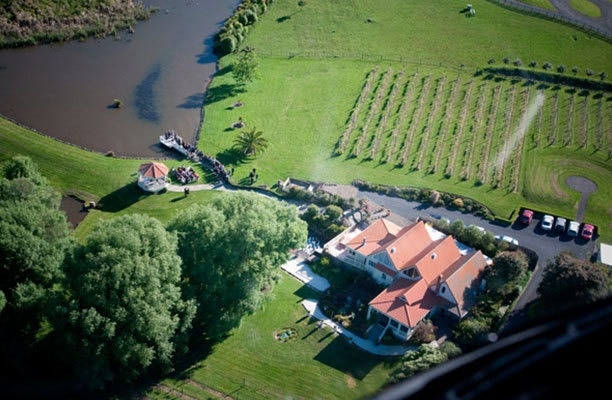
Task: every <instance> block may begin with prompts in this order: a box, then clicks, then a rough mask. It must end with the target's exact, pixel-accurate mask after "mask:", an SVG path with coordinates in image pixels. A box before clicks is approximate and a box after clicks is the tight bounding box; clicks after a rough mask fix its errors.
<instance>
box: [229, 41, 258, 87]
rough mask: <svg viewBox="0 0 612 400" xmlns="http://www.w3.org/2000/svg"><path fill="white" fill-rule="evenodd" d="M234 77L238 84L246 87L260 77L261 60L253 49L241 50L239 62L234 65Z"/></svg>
mask: <svg viewBox="0 0 612 400" xmlns="http://www.w3.org/2000/svg"><path fill="white" fill-rule="evenodd" d="M232 75H233V76H234V79H235V80H236V82H238V84H240V85H245V84H246V83H248V82H252V81H254V80H255V79H257V78H258V77H259V59H258V58H257V53H255V49H253V48H252V47H245V48H244V49H242V50H240V55H239V57H238V60H237V61H236V62H234V63H233V64H232Z"/></svg>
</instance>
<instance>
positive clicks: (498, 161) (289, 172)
mask: <svg viewBox="0 0 612 400" xmlns="http://www.w3.org/2000/svg"><path fill="white" fill-rule="evenodd" d="M385 4H386V5H385V7H376V6H375V5H373V4H372V2H368V1H354V2H351V3H350V5H349V4H346V3H344V2H319V1H312V2H308V3H307V4H306V6H304V7H302V8H301V9H300V8H299V7H298V6H297V4H294V3H292V2H284V1H279V2H275V3H274V5H273V6H272V7H270V9H269V11H268V13H267V14H265V15H264V16H262V17H261V19H260V20H259V22H257V24H256V25H255V26H254V27H253V28H251V31H250V33H249V36H248V37H247V39H246V41H245V43H244V45H245V46H252V47H253V48H254V49H255V51H256V52H257V54H258V55H259V59H260V67H259V70H260V77H259V79H257V80H255V81H254V82H252V83H249V84H247V85H246V87H240V86H238V85H236V83H235V81H234V80H233V78H232V76H231V67H230V66H231V63H232V62H233V58H232V57H231V56H230V57H224V58H223V59H221V60H220V70H219V73H218V74H217V75H216V76H215V78H214V80H213V82H212V84H211V86H210V90H209V92H208V96H207V100H206V105H205V112H206V118H205V120H204V123H203V126H202V130H201V133H200V141H199V145H198V146H199V147H200V148H202V149H203V150H204V151H205V152H206V153H211V154H215V155H216V156H217V158H219V159H220V160H222V161H223V162H224V163H225V164H228V165H235V166H236V179H238V180H240V179H243V182H244V181H246V177H247V175H248V172H249V171H250V170H251V169H252V168H253V167H256V168H257V170H258V172H259V176H260V179H259V182H258V183H257V184H258V185H263V186H266V187H268V188H274V186H275V184H276V183H277V181H278V180H279V179H286V178H287V177H294V178H301V179H308V180H314V181H325V182H334V183H350V182H352V181H353V180H355V179H362V180H366V181H370V182H377V183H384V184H388V185H394V186H417V187H426V188H433V189H437V190H441V191H447V192H453V193H458V194H460V195H462V196H465V197H470V198H472V199H475V200H477V201H480V202H482V203H484V204H486V205H487V206H489V207H490V208H491V209H492V210H493V212H494V213H495V214H496V215H497V216H500V217H502V218H507V217H509V216H510V215H512V213H513V212H514V211H515V210H517V209H518V208H519V207H522V206H525V207H531V208H534V209H536V210H542V211H547V212H549V213H552V214H555V215H563V216H566V217H567V218H570V219H571V218H575V216H576V207H577V204H578V200H579V194H578V193H577V192H575V191H573V190H572V189H570V188H569V187H568V186H567V184H566V183H565V180H566V178H567V177H568V176H571V175H575V174H579V175H582V176H586V177H588V178H589V179H591V180H592V181H594V182H595V183H596V184H597V185H598V190H597V191H596V192H595V193H593V194H592V195H591V196H590V197H589V202H588V206H587V210H586V215H585V221H590V222H593V223H594V224H596V225H597V226H598V227H599V231H600V234H601V237H602V238H603V239H604V240H605V239H606V238H609V237H611V236H609V233H607V232H609V231H610V230H611V229H612V223H611V222H610V221H612V218H610V217H611V216H612V208H610V205H609V198H610V195H611V194H612V193H611V189H610V187H609V182H611V181H612V163H611V162H610V157H611V156H612V113H611V112H610V111H611V110H612V93H610V91H609V84H606V85H604V83H607V81H602V80H601V78H600V77H598V76H597V75H598V74H599V73H600V72H602V71H603V72H606V69H609V68H610V61H609V60H611V59H612V51H611V47H610V44H609V42H606V41H603V40H600V39H597V38H595V37H592V36H589V35H588V34H585V33H583V32H581V31H578V30H575V29H572V28H570V27H568V26H565V25H561V24H557V23H555V22H553V21H549V20H545V19H540V18H536V17H532V16H526V15H523V14H520V13H514V12H511V11H508V10H506V9H503V8H499V7H497V6H495V5H494V4H492V3H490V2H486V1H480V2H473V3H472V4H473V6H474V8H475V9H476V10H477V16H475V17H471V18H470V17H466V16H465V13H464V12H462V11H464V10H463V7H462V6H461V5H457V4H455V3H452V2H441V3H436V4H435V6H434V5H432V3H431V2H426V1H413V2H408V3H407V2H402V1H391V2H387V3H385ZM389 10H392V12H389ZM415 15H419V18H415V17H414V16H415ZM500 21H504V23H503V24H502V23H500ZM492 32H494V34H492ZM534 38H537V40H534ZM545 65H546V68H544V66H545ZM549 66H550V67H549ZM515 67H520V68H521V70H522V71H526V72H531V73H533V74H534V76H535V75H538V76H539V78H541V76H542V75H543V74H546V75H547V76H548V79H539V78H526V77H520V76H519V77H513V76H508V75H503V74H499V73H492V72H490V70H494V69H497V70H500V69H502V68H506V69H508V70H513V69H514V68H515ZM487 69H490V70H487ZM587 70H588V71H592V75H590V76H589V75H587ZM559 71H563V73H560V72H559ZM556 78H565V79H566V81H572V80H573V82H570V83H572V84H573V85H572V84H566V83H561V84H559V83H552V81H554V79H556ZM585 82H587V83H588V84H586V85H585ZM598 83H601V84H602V85H603V86H601V88H603V89H598V86H597V85H598ZM238 100H240V101H241V102H242V103H243V104H244V106H243V107H240V108H232V104H234V103H235V102H236V101H238ZM239 118H242V119H243V121H245V122H246V124H247V129H250V128H252V127H256V128H257V129H258V130H261V131H262V132H263V133H264V135H265V137H266V138H267V139H268V140H269V141H270V143H271V145H270V147H269V148H268V150H267V151H266V152H265V153H263V154H261V155H258V156H257V157H256V158H252V159H247V160H241V159H240V158H239V157H238V156H237V155H236V153H235V152H233V151H232V144H233V140H234V138H235V136H236V132H235V131H234V130H233V129H231V126H232V124H233V123H234V122H235V121H237V120H238V119H239Z"/></svg>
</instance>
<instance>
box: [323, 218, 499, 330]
mask: <svg viewBox="0 0 612 400" xmlns="http://www.w3.org/2000/svg"><path fill="white" fill-rule="evenodd" d="M325 251H326V252H327V253H328V254H330V255H331V256H333V257H335V258H336V259H338V260H340V261H342V262H344V263H346V264H348V265H350V266H352V267H354V268H357V269H360V270H363V271H366V272H368V273H369V274H370V275H371V276H372V277H373V278H374V279H375V280H376V281H377V282H379V283H381V284H384V285H387V287H386V289H385V290H383V291H382V292H381V293H380V294H378V295H377V296H376V297H375V298H374V299H373V300H372V301H370V303H369V309H368V315H369V316H370V315H376V316H377V320H378V321H379V322H380V323H381V324H382V325H383V326H384V327H385V331H386V330H390V331H391V332H392V333H393V334H394V335H395V336H396V337H398V338H400V339H403V340H406V339H408V338H410V336H412V334H413V332H414V328H415V327H416V325H417V324H418V323H419V321H421V320H422V319H423V318H425V317H427V316H432V315H433V314H434V313H436V312H446V313H449V314H452V315H454V316H456V317H457V318H458V319H460V318H463V317H464V316H465V315H466V314H467V312H468V310H469V309H470V307H471V306H472V305H473V304H474V303H475V295H476V294H477V292H478V291H479V290H480V289H482V287H483V285H484V282H482V281H481V280H480V272H481V271H482V270H483V269H484V268H485V266H486V265H487V263H488V261H487V258H486V257H485V256H484V255H483V254H482V252H481V251H480V250H473V249H470V248H468V247H466V246H463V245H461V243H458V242H456V241H455V239H454V238H453V237H452V236H447V235H444V234H443V233H441V232H439V231H437V230H435V229H433V228H432V227H431V226H429V225H426V224H425V223H423V222H422V221H419V222H415V223H412V224H409V225H407V226H405V227H400V226H398V225H396V224H394V223H393V222H391V221H389V220H387V219H379V220H377V221H375V222H373V223H372V224H370V225H369V226H367V227H366V228H365V229H363V230H361V229H359V228H358V227H356V226H355V227H352V228H350V229H349V230H347V231H346V232H345V233H343V234H341V235H339V236H338V237H337V238H335V239H334V240H333V241H331V242H330V243H328V244H327V245H326V248H325ZM383 334H384V333H383ZM381 336H382V335H381Z"/></svg>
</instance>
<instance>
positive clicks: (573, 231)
mask: <svg viewBox="0 0 612 400" xmlns="http://www.w3.org/2000/svg"><path fill="white" fill-rule="evenodd" d="M579 230H580V223H579V222H578V221H570V223H569V226H568V227H567V235H568V236H571V237H576V236H578V231H579Z"/></svg>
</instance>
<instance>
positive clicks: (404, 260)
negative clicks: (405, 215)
mask: <svg viewBox="0 0 612 400" xmlns="http://www.w3.org/2000/svg"><path fill="white" fill-rule="evenodd" d="M431 243H432V239H431V237H430V236H429V233H428V232H427V228H426V227H425V224H424V223H423V222H422V221H419V222H416V223H414V224H412V225H408V226H406V227H404V228H403V229H402V230H401V231H399V232H398V233H397V235H396V238H395V239H394V240H391V241H389V242H388V243H386V244H384V251H386V252H387V253H388V254H389V257H390V258H391V261H392V262H393V265H395V267H396V268H397V269H398V270H401V269H403V268H404V267H406V266H410V265H414V258H415V256H416V255H417V254H419V253H421V252H422V251H423V250H424V249H425V248H427V247H428V246H429V245H430V244H431Z"/></svg>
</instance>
